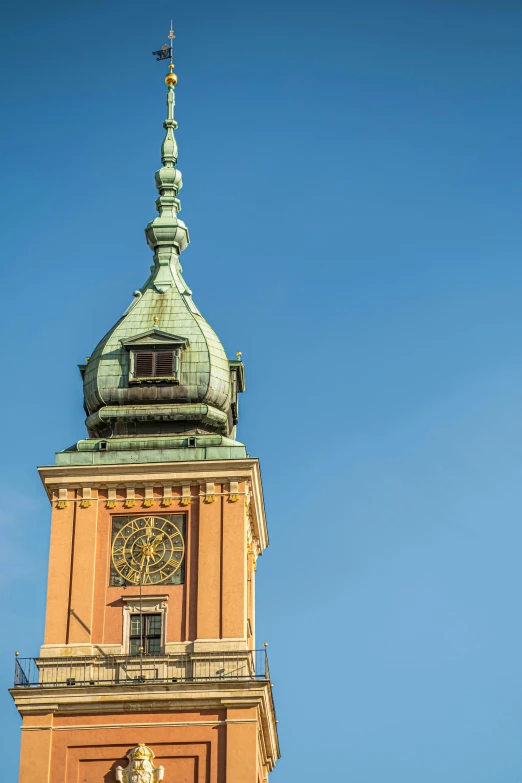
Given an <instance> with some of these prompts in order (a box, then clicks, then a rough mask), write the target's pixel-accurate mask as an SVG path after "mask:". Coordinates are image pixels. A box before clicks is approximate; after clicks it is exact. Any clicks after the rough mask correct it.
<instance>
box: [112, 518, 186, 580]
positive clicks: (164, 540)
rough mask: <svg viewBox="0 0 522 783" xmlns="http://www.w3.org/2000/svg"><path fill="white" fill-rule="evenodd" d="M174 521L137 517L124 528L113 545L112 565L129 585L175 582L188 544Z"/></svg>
mask: <svg viewBox="0 0 522 783" xmlns="http://www.w3.org/2000/svg"><path fill="white" fill-rule="evenodd" d="M172 519H173V518H172V516H171V517H170V518H169V519H167V518H166V517H156V516H154V517H134V518H131V519H129V520H128V521H127V522H125V524H123V525H122V527H120V529H119V530H118V532H117V533H116V535H115V537H114V540H113V542H112V565H113V567H114V568H115V570H116V571H117V572H118V574H119V575H120V577H122V578H123V579H124V580H125V581H126V582H131V583H132V584H135V585H138V584H140V581H141V584H142V585H157V584H160V583H161V582H172V581H173V576H174V574H176V572H177V571H179V569H180V568H181V564H182V562H183V558H184V556H185V542H184V540H183V536H182V534H181V531H180V529H179V527H178V526H177V525H176V524H175V523H174V522H173V521H172Z"/></svg>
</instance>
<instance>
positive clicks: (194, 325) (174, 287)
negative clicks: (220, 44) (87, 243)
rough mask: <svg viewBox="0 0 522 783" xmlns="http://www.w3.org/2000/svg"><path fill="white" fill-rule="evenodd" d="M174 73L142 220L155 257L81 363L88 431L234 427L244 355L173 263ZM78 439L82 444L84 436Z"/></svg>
mask: <svg viewBox="0 0 522 783" xmlns="http://www.w3.org/2000/svg"><path fill="white" fill-rule="evenodd" d="M176 81H177V77H176V76H175V74H174V73H173V68H172V67H171V68H170V73H169V74H167V76H166V78H165V82H166V84H167V118H166V120H165V121H164V123H163V127H164V128H165V138H164V141H163V144H162V147H161V160H162V167H161V168H160V169H159V170H158V171H157V172H156V187H157V189H158V193H159V196H158V198H157V200H156V208H157V211H158V216H157V217H156V218H154V220H152V221H151V222H150V223H149V224H148V226H147V227H146V229H145V235H146V238H147V242H148V245H149V247H150V248H151V250H152V251H153V253H154V265H153V266H152V267H151V275H150V277H149V278H148V280H147V281H146V282H145V284H144V285H143V286H142V287H141V288H140V289H139V290H138V291H135V293H134V301H133V302H132V303H131V304H130V306H129V307H128V309H127V310H126V312H125V313H124V315H123V316H122V318H120V320H119V321H118V322H117V323H116V324H115V326H113V327H112V329H110V331H109V332H108V333H107V334H106V335H105V337H103V339H102V340H101V341H100V342H99V344H98V345H97V346H96V348H95V350H94V351H93V353H92V355H91V356H90V358H89V360H88V362H87V363H86V364H85V365H81V366H80V370H81V372H82V377H83V382H84V407H85V411H86V413H87V420H86V425H87V429H88V432H89V437H90V438H92V439H94V438H98V439H100V438H103V439H118V438H120V439H127V440H128V439H135V438H140V439H142V440H143V438H145V439H147V438H153V439H158V438H162V439H165V438H167V440H168V442H169V443H171V442H172V438H175V439H176V440H178V438H179V436H189V435H196V434H197V435H220V436H222V438H223V439H224V440H222V441H220V442H222V443H232V444H235V441H234V440H229V439H234V437H235V425H236V423H237V395H238V393H239V392H241V391H243V390H244V368H243V364H242V362H241V361H240V359H239V358H238V360H233V361H229V360H228V359H227V356H226V354H225V351H224V349H223V346H222V345H221V342H220V341H219V338H218V337H217V335H216V333H215V332H214V330H213V329H212V328H211V326H209V324H208V323H207V322H206V321H205V319H204V318H203V316H202V315H201V313H200V312H199V310H198V308H197V307H196V305H195V304H194V301H193V299H192V292H191V290H190V288H189V287H188V286H187V284H186V283H185V281H184V280H183V276H182V268H181V264H180V254H181V253H182V252H183V251H184V250H185V248H186V247H187V245H188V243H189V233H188V230H187V227H186V225H185V223H184V222H183V221H182V220H180V218H179V217H178V215H179V212H180V209H181V206H180V202H179V198H178V194H179V191H180V190H181V187H182V178H181V172H180V171H179V169H178V168H176V165H177V160H178V148H177V144H176V139H175V135H174V132H175V130H176V128H177V123H176V121H175V119H174V105H175V100H174V86H175V84H176ZM169 439H170V440H169ZM81 443H83V444H84V445H83V447H82V448H83V449H88V448H89V447H88V446H87V445H86V444H87V443H88V442H87V441H82V442H81ZM236 445H241V444H236ZM111 448H112V446H111ZM140 448H141V446H140ZM77 449H78V450H80V444H78V445H77Z"/></svg>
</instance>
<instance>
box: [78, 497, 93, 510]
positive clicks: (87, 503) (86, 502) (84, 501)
mask: <svg viewBox="0 0 522 783" xmlns="http://www.w3.org/2000/svg"><path fill="white" fill-rule="evenodd" d="M90 505H91V501H90V500H88V499H87V498H82V500H81V501H80V508H89V506H90Z"/></svg>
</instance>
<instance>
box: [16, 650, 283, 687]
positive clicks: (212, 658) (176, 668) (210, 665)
mask: <svg viewBox="0 0 522 783" xmlns="http://www.w3.org/2000/svg"><path fill="white" fill-rule="evenodd" d="M205 680H212V681H215V680H270V672H269V669H268V656H267V653H266V649H264V650H229V651H226V652H225V651H219V652H214V651H212V652H195V653H194V652H187V653H172V654H165V655H141V656H140V655H136V656H131V655H103V654H100V655H87V656H71V657H67V658H19V657H17V658H16V662H15V677H14V687H15V688H50V687H61V686H69V687H72V686H84V685H136V684H137V685H139V684H143V683H147V684H154V683H175V682H200V681H205Z"/></svg>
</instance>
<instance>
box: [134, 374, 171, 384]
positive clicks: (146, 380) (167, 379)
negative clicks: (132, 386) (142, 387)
mask: <svg viewBox="0 0 522 783" xmlns="http://www.w3.org/2000/svg"><path fill="white" fill-rule="evenodd" d="M129 383H179V379H178V378H174V376H169V375H164V376H162V375H158V376H155V377H153V378H129Z"/></svg>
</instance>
